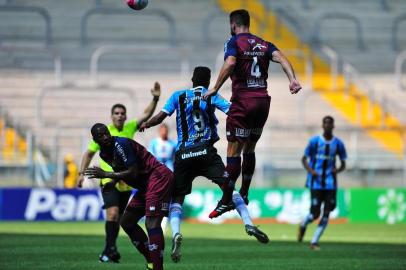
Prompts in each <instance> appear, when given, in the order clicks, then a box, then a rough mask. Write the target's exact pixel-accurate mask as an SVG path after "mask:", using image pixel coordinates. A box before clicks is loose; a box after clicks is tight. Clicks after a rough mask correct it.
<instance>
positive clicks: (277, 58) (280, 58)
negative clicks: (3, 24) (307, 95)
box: [272, 51, 302, 94]
mask: <svg viewBox="0 0 406 270" xmlns="http://www.w3.org/2000/svg"><path fill="white" fill-rule="evenodd" d="M272 61H274V62H276V63H279V64H280V65H281V66H282V69H283V71H284V72H285V74H286V76H287V77H288V79H289V82H290V83H289V89H290V92H291V93H292V94H296V93H298V92H299V91H300V89H302V86H301V85H300V83H299V81H298V80H297V79H296V75H295V71H294V70H293V67H292V65H291V64H290V62H289V60H288V59H287V58H286V57H285V55H283V53H282V52H281V51H274V52H273V53H272Z"/></svg>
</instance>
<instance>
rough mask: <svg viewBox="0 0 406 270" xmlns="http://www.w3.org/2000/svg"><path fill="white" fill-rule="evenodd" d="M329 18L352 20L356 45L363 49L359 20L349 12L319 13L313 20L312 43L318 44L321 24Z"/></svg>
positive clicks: (362, 36)
mask: <svg viewBox="0 0 406 270" xmlns="http://www.w3.org/2000/svg"><path fill="white" fill-rule="evenodd" d="M331 19H342V20H347V21H352V22H353V23H354V24H355V30H356V39H357V47H358V49H359V50H360V51H363V50H365V42H364V32H363V30H362V23H361V20H360V19H359V18H357V17H355V16H353V15H351V14H348V13H344V12H337V11H334V12H324V13H322V14H320V15H319V16H318V17H317V18H316V19H315V21H314V26H313V30H312V43H313V44H314V45H316V46H317V45H318V44H320V32H321V28H322V26H323V22H324V21H327V20H331Z"/></svg>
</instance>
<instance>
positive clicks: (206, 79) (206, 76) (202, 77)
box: [192, 66, 211, 88]
mask: <svg viewBox="0 0 406 270" xmlns="http://www.w3.org/2000/svg"><path fill="white" fill-rule="evenodd" d="M210 77H211V71H210V68H208V67H202V66H199V67H195V69H194V71H193V77H192V82H193V87H196V86H203V87H206V88H208V87H209V85H210Z"/></svg>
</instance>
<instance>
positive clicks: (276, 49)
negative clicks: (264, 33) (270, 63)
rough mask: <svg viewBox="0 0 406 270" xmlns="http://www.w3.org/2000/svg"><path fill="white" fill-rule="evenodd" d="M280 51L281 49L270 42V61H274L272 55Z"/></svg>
mask: <svg viewBox="0 0 406 270" xmlns="http://www.w3.org/2000/svg"><path fill="white" fill-rule="evenodd" d="M276 51H279V49H278V48H277V47H276V46H275V45H274V44H273V43H271V42H268V56H269V59H272V53H273V52H276Z"/></svg>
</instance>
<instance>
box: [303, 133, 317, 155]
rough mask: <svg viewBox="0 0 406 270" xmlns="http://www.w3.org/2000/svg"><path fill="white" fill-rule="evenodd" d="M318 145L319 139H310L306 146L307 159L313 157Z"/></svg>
mask: <svg viewBox="0 0 406 270" xmlns="http://www.w3.org/2000/svg"><path fill="white" fill-rule="evenodd" d="M316 143H317V139H316V138H312V139H310V141H309V143H308V144H307V146H306V149H305V151H304V155H305V157H307V158H311V157H313V156H314V155H315V154H316V153H315V152H316Z"/></svg>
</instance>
